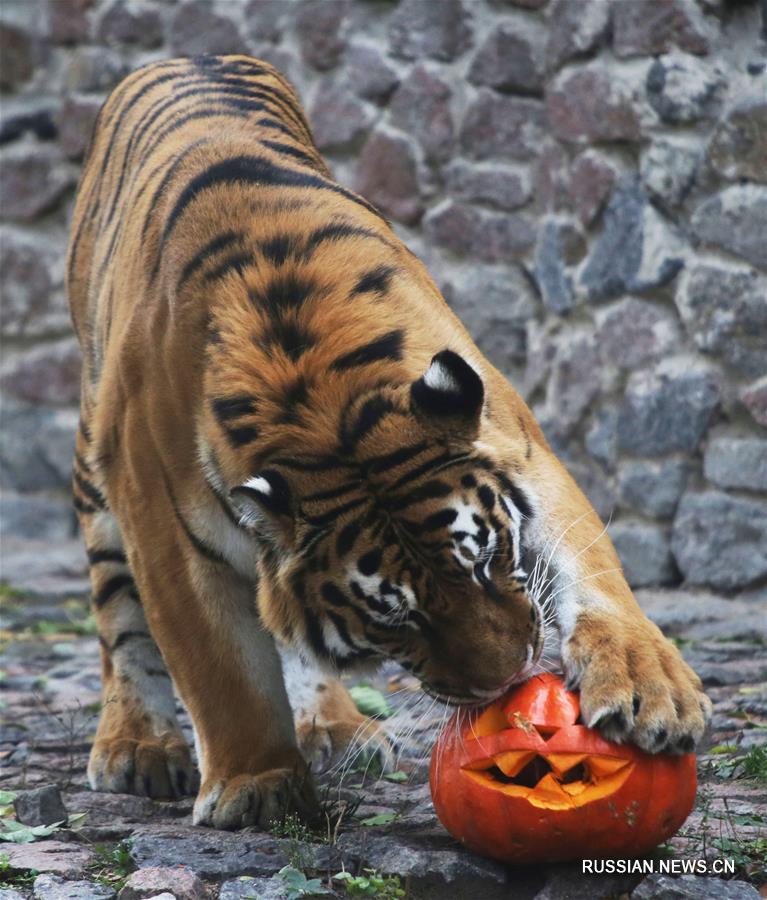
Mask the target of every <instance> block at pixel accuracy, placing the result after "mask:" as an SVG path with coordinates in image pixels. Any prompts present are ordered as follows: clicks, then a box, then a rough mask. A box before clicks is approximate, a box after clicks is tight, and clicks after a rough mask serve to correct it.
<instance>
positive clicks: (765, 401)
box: [740, 375, 767, 427]
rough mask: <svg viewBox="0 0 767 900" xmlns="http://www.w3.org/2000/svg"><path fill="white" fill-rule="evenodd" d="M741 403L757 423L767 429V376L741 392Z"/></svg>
mask: <svg viewBox="0 0 767 900" xmlns="http://www.w3.org/2000/svg"><path fill="white" fill-rule="evenodd" d="M740 402H741V403H742V404H743V405H744V406H745V407H746V409H747V410H748V411H749V412H750V413H751V416H752V417H753V419H754V421H755V422H758V423H759V424H760V425H764V426H765V427H767V375H766V376H765V377H764V378H760V379H759V380H758V381H755V382H754V383H753V384H750V385H748V386H747V387H745V388H744V389H743V390H742V391H741V392H740Z"/></svg>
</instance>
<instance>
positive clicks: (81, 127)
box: [58, 94, 101, 161]
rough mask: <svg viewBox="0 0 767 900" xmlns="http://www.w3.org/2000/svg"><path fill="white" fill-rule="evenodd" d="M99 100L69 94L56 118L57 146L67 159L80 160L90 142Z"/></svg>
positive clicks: (98, 108) (99, 104) (99, 105)
mask: <svg viewBox="0 0 767 900" xmlns="http://www.w3.org/2000/svg"><path fill="white" fill-rule="evenodd" d="M100 109H101V100H100V99H96V98H94V97H88V96H85V95H83V94H70V95H69V96H68V97H66V99H65V100H64V102H63V104H62V106H61V111H60V113H59V116H58V127H59V144H60V145H61V149H62V150H63V151H64V154H65V155H66V157H67V159H71V160H75V161H80V160H82V158H83V156H84V154H85V150H86V148H87V147H88V144H89V143H90V140H91V134H92V132H93V126H94V124H95V122H96V116H97V115H98V113H99V110H100Z"/></svg>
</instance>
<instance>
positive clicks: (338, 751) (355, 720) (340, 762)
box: [296, 715, 394, 773]
mask: <svg viewBox="0 0 767 900" xmlns="http://www.w3.org/2000/svg"><path fill="white" fill-rule="evenodd" d="M296 736H297V737H298V745H299V747H300V748H301V753H302V754H303V756H304V758H305V759H306V761H307V762H308V763H309V765H310V766H311V769H312V771H313V772H317V773H320V772H327V771H328V770H329V769H332V768H334V767H339V768H345V767H348V768H350V769H351V768H357V769H360V768H361V769H367V768H368V767H369V768H371V769H375V770H376V771H379V770H380V771H382V772H389V771H392V769H393V768H394V752H393V748H392V745H391V741H390V740H389V736H388V735H387V733H386V731H385V730H384V729H383V727H382V726H381V724H380V723H379V722H376V720H375V719H370V718H368V717H367V716H362V715H357V716H351V717H349V718H344V719H337V720H335V721H332V722H327V721H324V720H322V719H319V718H315V719H312V720H305V721H303V722H299V723H298V726H297V728H296Z"/></svg>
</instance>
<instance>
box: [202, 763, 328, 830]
mask: <svg viewBox="0 0 767 900" xmlns="http://www.w3.org/2000/svg"><path fill="white" fill-rule="evenodd" d="M291 814H294V815H297V816H298V817H299V818H300V819H301V820H302V821H304V822H306V823H307V824H309V825H313V824H316V823H317V822H318V821H319V804H318V802H317V796H316V794H315V790H314V783H313V782H312V779H311V776H310V775H309V773H308V771H306V770H303V771H301V770H299V769H297V768H280V769H270V770H269V771H266V772H260V773H259V774H258V775H235V776H234V777H232V778H220V779H213V780H210V779H209V780H206V782H205V783H204V784H203V786H202V788H201V789H200V793H199V795H198V797H197V800H196V801H195V804H194V815H193V822H194V824H195V825H210V826H212V827H213V828H220V829H224V830H227V831H233V830H235V829H237V828H245V827H247V826H248V825H255V826H257V827H259V828H268V827H269V826H270V825H272V824H273V823H274V822H279V821H282V820H283V819H284V818H285V816H286V815H291Z"/></svg>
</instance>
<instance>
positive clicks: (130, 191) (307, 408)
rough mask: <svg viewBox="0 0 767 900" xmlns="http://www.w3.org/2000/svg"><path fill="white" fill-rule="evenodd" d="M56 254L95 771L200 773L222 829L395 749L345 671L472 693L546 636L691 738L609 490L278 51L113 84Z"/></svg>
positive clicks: (493, 687) (681, 743)
mask: <svg viewBox="0 0 767 900" xmlns="http://www.w3.org/2000/svg"><path fill="white" fill-rule="evenodd" d="M66 277H67V286H68V295H69V301H70V306H71V313H72V320H73V323H74V328H75V331H76V333H77V335H78V338H79V342H80V346H81V349H82V358H83V368H82V379H81V382H82V383H81V406H80V424H79V428H78V430H77V435H76V446H75V459H74V475H73V491H74V503H75V508H76V511H77V515H78V517H79V522H80V526H81V529H82V533H83V536H84V541H85V546H86V551H87V557H88V562H89V571H90V581H91V587H92V604H93V609H94V614H95V619H96V622H97V627H98V635H99V643H100V656H101V679H102V701H103V702H102V708H101V713H100V719H99V723H98V728H97V730H96V734H95V739H94V742H93V746H92V749H91V752H90V757H89V762H88V778H89V782H90V785H91V787H92V788H93V789H94V790H99V791H115V792H126V793H132V794H138V795H144V796H148V797H156V798H167V797H181V796H185V795H195V796H196V799H195V801H194V806H193V821H194V823H195V824H197V825H206V826H212V827H214V828H220V829H237V828H241V827H244V826H257V827H261V828H264V827H268V826H269V823H270V822H271V821H273V820H274V819H275V817H277V816H278V815H280V814H284V812H285V810H290V811H292V812H293V813H295V814H296V815H298V816H301V817H303V818H305V819H306V820H308V821H311V820H312V819H313V818H314V817H316V815H317V811H318V791H317V788H316V776H317V774H318V773H321V772H324V771H327V770H328V769H329V768H330V767H332V766H333V765H335V764H336V763H337V761H338V760H339V759H340V758H342V757H343V754H344V753H346V752H347V751H348V749H349V747H352V746H354V745H355V742H356V743H359V742H360V741H362V742H366V743H367V742H369V743H370V745H371V746H373V747H375V748H376V751H377V752H378V753H379V754H380V755H381V758H382V759H383V760H384V763H386V762H387V761H389V762H390V760H391V753H392V744H391V740H390V737H389V736H388V735H387V734H386V732H385V731H384V730H383V728H382V726H381V724H380V722H378V721H376V720H374V719H370V718H367V717H365V716H364V715H363V714H362V713H360V712H359V711H358V710H357V708H356V706H355V704H354V702H353V700H352V698H351V696H350V694H349V692H348V690H347V688H346V686H345V684H344V683H343V682H342V680H341V679H342V677H343V675H344V673H348V672H352V673H358V672H366V671H369V670H370V668H371V667H374V666H376V665H378V664H379V663H380V662H381V661H382V660H394V661H396V662H397V663H399V664H400V665H401V666H402V667H403V669H404V670H405V671H406V672H407V673H409V674H410V675H411V676H412V677H413V678H415V679H418V681H419V682H420V684H421V685H422V687H423V690H424V691H425V692H426V693H427V694H429V695H431V696H432V697H434V698H437V699H439V700H441V701H443V702H444V703H446V704H449V705H451V706H455V707H470V708H472V707H477V706H481V705H483V704H486V703H488V702H490V701H492V700H493V699H495V698H497V697H498V696H500V695H501V694H503V693H504V692H505V691H507V690H508V689H509V687H510V686H511V685H513V684H516V683H519V682H521V681H523V680H525V679H527V678H528V677H530V675H531V674H532V673H534V672H536V671H539V670H540V664H541V652H542V648H543V646H544V643H545V641H546V640H547V638H549V637H551V636H552V635H554V636H555V639H556V640H557V641H558V644H559V646H561V659H562V665H563V669H564V673H565V675H566V678H567V684H568V686H569V687H570V688H571V689H579V690H580V700H581V707H582V715H583V721H584V722H585V723H586V724H588V725H591V726H593V727H597V728H598V729H599V730H600V731H601V733H602V734H604V735H605V736H607V737H608V738H610V739H612V740H617V741H632V742H634V743H635V744H637V745H638V746H639V747H641V748H642V749H644V750H645V751H647V752H649V753H656V752H660V751H670V752H677V753H679V752H687V751H689V750H691V749H692V748H693V746H694V745H695V743H696V742H697V741H698V740H699V739H700V738H701V735H702V734H703V732H704V728H705V725H706V721H707V719H708V718H709V716H710V710H711V704H710V701H709V700H708V698H707V697H706V696H705V694H704V693H703V690H702V685H701V681H700V679H699V678H698V676H697V675H696V674H695V673H694V672H693V671H692V670H691V669H690V668H689V667H688V665H687V664H686V663H685V662H684V661H683V659H682V657H681V655H680V653H679V651H678V650H677V648H676V647H675V646H674V645H673V644H672V643H671V642H669V641H668V640H667V639H666V638H665V637H664V636H663V635H662V633H661V632H660V630H659V629H658V628H657V627H656V626H655V625H654V624H652V623H651V622H650V621H649V620H648V619H647V618H646V617H645V616H644V614H643V613H642V611H641V609H640V607H639V605H638V604H637V602H636V600H635V598H634V597H633V594H632V592H631V590H630V588H629V586H628V584H627V582H626V579H625V578H624V575H623V573H622V571H621V568H620V563H619V560H618V558H617V556H616V553H615V550H614V548H613V545H612V543H611V541H610V539H609V537H608V535H607V533H606V530H605V527H604V525H603V523H602V522H601V520H600V518H599V516H598V515H597V514H596V512H595V511H594V509H593V508H592V507H591V505H590V504H589V502H588V500H587V499H586V498H585V496H584V495H583V493H582V492H581V491H580V490H579V488H578V487H577V486H576V484H575V482H574V481H573V479H572V478H571V476H570V475H569V474H568V472H567V471H566V469H565V467H564V466H563V465H562V464H561V463H560V462H559V461H558V460H557V458H556V456H555V455H554V453H553V452H552V450H551V448H550V447H549V445H548V444H547V442H546V439H545V437H544V435H543V432H542V430H541V428H540V427H539V425H538V423H537V422H536V420H535V418H534V416H533V414H532V413H531V411H530V410H529V409H528V407H527V406H526V405H525V403H524V401H523V400H522V398H521V397H520V395H519V394H518V393H517V392H516V391H515V389H514V388H513V387H512V386H511V384H510V383H509V382H508V381H507V380H506V378H505V377H504V376H503V375H502V374H501V373H500V372H499V371H498V370H497V369H495V368H494V367H493V366H492V365H491V364H490V362H488V360H487V359H486V358H485V357H484V356H483V355H482V353H481V352H480V350H479V349H478V348H477V346H476V345H475V344H474V343H473V341H472V339H471V337H470V336H469V334H468V333H467V331H466V329H465V328H464V327H463V326H462V324H461V323H460V321H459V320H458V319H457V318H456V316H455V315H454V314H453V312H452V311H451V310H450V308H449V307H448V305H447V303H446V302H445V300H444V299H443V297H442V295H441V294H440V291H439V290H438V288H437V287H436V285H435V282H434V281H433V280H432V278H431V277H430V275H429V274H428V272H427V271H426V269H425V267H424V265H423V264H422V263H421V262H420V261H419V260H418V258H417V257H416V256H415V255H414V254H413V253H412V252H411V251H410V250H409V249H408V248H407V247H406V246H405V244H404V243H403V242H402V241H401V240H400V239H399V238H398V237H397V235H396V234H395V232H394V230H393V228H392V226H391V224H390V223H389V222H388V221H387V219H386V218H385V217H384V216H383V215H382V214H381V213H380V212H379V211H378V210H377V209H376V208H375V207H374V206H373V205H371V203H369V202H368V201H367V200H365V199H364V198H363V197H361V196H359V195H357V194H355V193H354V192H352V191H351V190H349V189H347V188H345V187H343V186H342V185H341V184H339V183H337V182H336V181H335V180H334V178H333V176H332V174H331V172H330V170H329V168H328V166H327V165H326V163H325V162H324V161H323V159H322V157H321V156H320V154H319V152H318V150H317V148H316V146H315V144H314V141H313V138H312V134H311V130H310V126H309V124H308V121H307V117H306V115H305V113H304V111H303V110H302V107H301V105H300V102H299V99H298V97H297V95H296V92H295V90H294V89H293V87H292V86H291V84H290V83H289V82H288V80H287V79H286V78H285V77H284V76H283V75H282V74H281V73H280V72H279V71H277V70H276V69H275V68H274V67H272V66H271V65H269V64H268V63H266V62H263V61H260V60H258V59H255V58H251V57H249V56H245V55H204V56H198V57H194V58H177V59H171V60H166V61H162V62H155V63H152V64H149V65H147V66H144V67H142V68H139V69H137V70H136V71H134V72H133V73H132V74H129V75H128V76H127V77H126V78H125V79H124V80H123V81H122V82H121V83H120V84H119V85H118V86H117V87H116V88H115V89H114V91H113V92H112V93H111V94H110V96H109V97H108V98H107V100H106V101H105V103H104V105H103V107H102V108H101V110H100V112H99V114H98V117H97V120H96V123H95V126H94V130H93V134H92V137H91V141H90V144H89V147H88V150H87V152H86V157H85V161H84V166H83V171H82V175H81V179H80V183H79V186H78V192H77V197H76V201H75V206H74V211H73V216H72V225H71V238H70V243H69V248H68V254H67V263H66ZM477 302H478V303H481V302H482V298H481V297H478V298H477ZM533 571H535V572H536V573H537V576H541V575H542V574H545V578H543V579H542V578H541V577H536V579H535V580H536V582H537V585H538V587H539V588H540V587H541V585H543V584H544V582H545V584H546V585H547V589H546V590H545V591H543V593H544V594H545V595H546V598H545V599H544V597H543V594H542V593H541V591H540V590H534V589H533V584H532V582H533V579H532V572H533ZM174 691H175V692H176V693H177V694H178V696H179V698H180V700H181V702H182V703H183V705H184V707H185V708H186V710H187V711H188V713H189V716H190V718H191V720H192V723H193V731H194V744H195V747H196V760H197V762H196V765H195V763H194V760H193V756H192V752H191V748H190V746H189V745H188V743H187V741H186V740H185V738H184V735H183V733H182V730H181V727H180V724H179V720H178V718H177V706H176V701H175V693H174ZM387 754H388V755H387Z"/></svg>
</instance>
